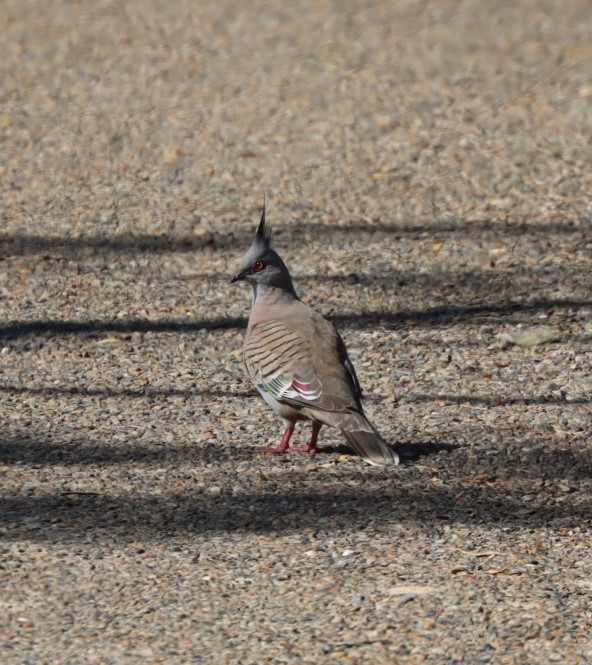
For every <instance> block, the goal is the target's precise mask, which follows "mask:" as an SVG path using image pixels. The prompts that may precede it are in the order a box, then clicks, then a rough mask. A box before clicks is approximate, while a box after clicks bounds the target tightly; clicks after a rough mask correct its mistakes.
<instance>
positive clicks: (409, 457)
mask: <svg viewBox="0 0 592 665" xmlns="http://www.w3.org/2000/svg"><path fill="white" fill-rule="evenodd" d="M389 448H392V449H393V450H394V451H395V452H396V453H397V454H398V455H399V457H400V460H401V464H411V463H413V462H418V461H419V460H420V459H422V458H423V457H431V456H432V455H437V454H438V453H441V452H452V451H454V450H457V449H458V448H460V445H459V444H456V443H441V442H436V441H419V442H418V441H413V442H406V443H403V442H397V443H396V444H395V445H389ZM318 454H320V455H351V454H352V450H351V448H349V447H348V446H346V445H344V444H337V445H335V444H334V445H329V446H325V447H324V448H321V449H319V451H318Z"/></svg>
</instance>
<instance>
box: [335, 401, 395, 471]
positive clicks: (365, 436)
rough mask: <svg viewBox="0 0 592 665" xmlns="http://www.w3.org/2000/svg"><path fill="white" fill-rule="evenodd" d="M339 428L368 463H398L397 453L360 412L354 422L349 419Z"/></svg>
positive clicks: (385, 464)
mask: <svg viewBox="0 0 592 665" xmlns="http://www.w3.org/2000/svg"><path fill="white" fill-rule="evenodd" d="M348 420H349V419H348ZM344 425H346V423H344ZM340 429H341V431H342V432H343V435H344V436H345V438H346V439H347V442H348V444H349V445H350V446H351V447H352V448H353V449H354V450H355V451H356V453H358V455H359V456H360V457H361V458H362V459H363V460H364V461H365V462H368V464H373V465H374V466H388V465H390V464H398V463H399V456H398V455H397V453H396V452H395V451H394V450H393V449H392V448H390V447H389V446H388V445H387V444H386V441H385V440H384V439H383V438H382V437H381V436H380V434H379V433H378V432H377V431H376V430H375V429H374V427H373V426H372V424H371V423H370V422H369V421H368V420H367V419H366V418H365V417H364V416H363V415H362V414H359V417H357V418H355V422H351V421H350V422H348V423H347V425H346V427H341V428H340Z"/></svg>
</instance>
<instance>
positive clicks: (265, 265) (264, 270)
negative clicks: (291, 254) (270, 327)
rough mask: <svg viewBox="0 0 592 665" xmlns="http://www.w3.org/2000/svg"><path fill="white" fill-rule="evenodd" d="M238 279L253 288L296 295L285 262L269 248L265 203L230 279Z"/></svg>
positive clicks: (268, 229)
mask: <svg viewBox="0 0 592 665" xmlns="http://www.w3.org/2000/svg"><path fill="white" fill-rule="evenodd" d="M240 281H247V282H249V283H250V284H251V285H252V286H253V288H255V290H257V288H258V287H269V288H276V289H283V290H285V291H287V292H289V293H292V294H294V295H296V294H295V292H294V286H293V285H292V279H291V277H290V273H289V271H288V268H287V267H286V264H285V263H284V262H283V261H282V259H281V257H280V256H279V254H278V253H277V252H276V251H274V250H273V249H271V229H270V228H269V227H268V226H267V224H266V223H265V203H264V204H263V212H262V214H261V221H260V222H259V226H258V227H257V232H256V233H255V237H254V238H253V242H252V243H251V246H250V247H249V249H248V250H247V251H246V252H245V255H244V256H243V259H242V261H241V265H240V270H239V271H238V272H237V273H236V274H235V275H233V276H232V279H231V282H240Z"/></svg>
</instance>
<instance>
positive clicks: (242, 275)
mask: <svg viewBox="0 0 592 665" xmlns="http://www.w3.org/2000/svg"><path fill="white" fill-rule="evenodd" d="M248 272H249V271H248V270H241V272H237V273H236V274H235V275H233V276H232V278H231V280H230V283H231V284H234V283H235V282H240V281H241V280H243V279H245V277H246V276H247V274H248Z"/></svg>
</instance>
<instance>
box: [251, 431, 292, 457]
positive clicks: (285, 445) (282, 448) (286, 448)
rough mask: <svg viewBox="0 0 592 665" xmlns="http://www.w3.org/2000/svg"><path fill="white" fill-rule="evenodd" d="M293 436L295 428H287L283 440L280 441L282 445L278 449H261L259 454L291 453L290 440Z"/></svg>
mask: <svg viewBox="0 0 592 665" xmlns="http://www.w3.org/2000/svg"><path fill="white" fill-rule="evenodd" d="M292 434H294V428H293V427H287V428H286V430H285V432H284V436H282V440H281V441H280V445H279V446H278V447H277V448H259V450H258V451H257V452H258V453H277V454H281V453H286V452H290V439H291V438H292Z"/></svg>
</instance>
